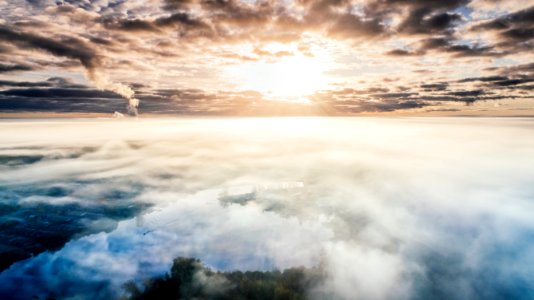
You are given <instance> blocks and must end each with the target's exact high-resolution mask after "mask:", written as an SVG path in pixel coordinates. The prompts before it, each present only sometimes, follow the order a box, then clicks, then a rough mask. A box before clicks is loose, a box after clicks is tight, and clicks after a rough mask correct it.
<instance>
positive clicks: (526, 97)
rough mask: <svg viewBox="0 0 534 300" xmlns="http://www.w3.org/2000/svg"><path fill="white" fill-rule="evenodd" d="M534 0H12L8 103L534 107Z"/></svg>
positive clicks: (169, 107) (4, 60) (59, 108)
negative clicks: (533, 102) (533, 101)
mask: <svg viewBox="0 0 534 300" xmlns="http://www.w3.org/2000/svg"><path fill="white" fill-rule="evenodd" d="M533 45H534V0H507V1H499V0H428V1H423V0H413V1H408V0H283V1H271V0H259V1H253V0H226V1H224V0H180V1H179V0H149V1H112V0H95V1H88V0H85V1H72V0H64V1H60V0H57V1H47V0H27V1H22V0H7V1H6V0H0V113H41V115H44V114H46V113H101V114H108V115H111V114H113V113H114V112H115V111H117V112H118V113H117V114H115V115H116V116H121V115H126V114H130V115H136V114H138V113H139V114H140V115H155V114H159V115H352V114H362V113H363V114H364V113H385V114H388V113H402V112H415V113H422V114H429V115H432V114H436V113H443V114H469V115H477V114H495V115H502V114H504V115H532V114H533V112H534V105H533V104H532V100H534V92H533V91H534V84H533V83H532V82H533V81H534V59H533V58H534V55H533V53H534V51H532V48H533Z"/></svg>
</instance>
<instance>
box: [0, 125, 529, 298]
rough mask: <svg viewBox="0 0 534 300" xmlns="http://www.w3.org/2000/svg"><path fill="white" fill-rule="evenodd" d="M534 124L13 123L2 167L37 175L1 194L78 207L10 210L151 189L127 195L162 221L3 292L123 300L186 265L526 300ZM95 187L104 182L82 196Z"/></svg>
mask: <svg viewBox="0 0 534 300" xmlns="http://www.w3.org/2000/svg"><path fill="white" fill-rule="evenodd" d="M533 125H534V124H533V121H532V120H530V119H482V118H481V119H461V118H459V119H456V118H439V119H424V118H419V119H393V118H392V119H379V118H365V119H350V118H335V119H334V118H283V119H245V118H243V119H204V120H200V119H180V120H152V121H147V120H139V121H138V122H131V121H128V120H110V121H103V120H92V121H68V120H64V121H32V122H23V121H5V122H2V123H0V128H1V132H2V133H1V134H0V135H1V137H2V140H3V144H2V146H1V148H0V156H2V157H3V158H5V157H8V158H9V157H11V158H13V157H17V156H23V155H24V156H28V157H39V159H33V160H31V159H30V160H27V161H26V160H18V161H17V160H15V161H14V162H13V160H11V161H12V163H9V164H7V163H6V164H2V165H1V172H0V183H1V185H2V186H3V187H4V189H7V190H9V189H15V188H16V187H20V186H24V185H32V186H48V185H51V184H55V185H61V186H62V187H64V189H65V191H66V192H65V195H62V197H49V196H46V195H41V196H39V197H36V196H35V195H27V196H20V197H19V198H17V199H14V200H13V199H11V200H12V201H17V202H18V203H36V202H44V203H48V204H50V205H64V204H65V201H68V202H69V203H72V202H74V203H82V204H83V205H88V206H91V205H99V204H98V203H99V202H98V201H107V202H106V203H108V204H113V200H112V199H114V198H112V197H110V198H109V199H107V200H106V199H99V197H98V196H96V195H101V194H100V193H101V192H103V191H109V190H110V189H113V187H115V188H116V186H117V185H119V186H131V187H133V188H134V189H135V190H136V191H138V192H136V193H135V194H133V195H130V196H128V198H129V199H130V200H129V201H132V203H143V204H150V205H152V206H151V208H150V209H148V210H146V211H145V212H144V213H143V214H141V215H139V216H138V217H137V218H135V219H131V220H127V221H122V222H119V224H118V226H117V228H116V229H115V230H114V231H112V232H109V233H105V232H101V233H98V234H93V235H90V236H86V237H82V238H79V239H73V240H71V241H70V242H69V243H68V244H66V245H65V247H63V248H62V249H61V250H59V251H57V252H54V253H51V252H46V253H43V254H41V255H39V256H36V257H34V258H31V259H28V260H25V261H20V262H18V263H15V264H14V265H12V266H11V268H10V269H8V270H6V271H4V272H3V273H1V274H0V283H1V284H0V294H1V295H13V294H16V295H20V297H21V298H24V297H26V298H27V296H32V295H55V296H57V297H74V296H76V295H85V296H88V297H90V298H93V299H98V298H101V299H109V298H118V297H120V296H121V295H124V293H125V290H124V288H123V284H124V283H125V282H126V281H129V280H133V282H134V283H137V284H140V283H141V282H142V281H143V280H144V279H146V278H151V277H154V276H160V275H162V274H165V272H167V271H168V270H169V269H170V268H171V264H172V261H173V259H174V258H175V257H178V256H187V257H197V258H199V259H201V260H202V261H203V262H205V263H206V265H207V266H208V267H210V268H214V269H215V270H223V271H232V270H242V271H245V270H264V271H269V270H272V269H280V270H282V269H287V268H291V267H298V266H305V267H314V266H318V265H321V266H322V268H324V271H325V274H326V277H325V278H324V280H322V281H321V283H320V284H318V285H316V286H315V287H314V288H313V289H310V291H309V292H310V293H309V295H310V296H311V297H313V295H314V293H315V294H316V295H324V294H325V293H326V294H327V295H331V296H332V297H331V298H333V299H353V298H354V297H359V298H362V299H429V298H447V299H466V298H470V299H473V298H483V299H500V298H503V297H505V298H514V299H528V298H530V297H532V295H533V293H534V285H532V283H531V282H530V281H529V280H530V278H532V277H533V276H534V269H533V268H532V267H531V266H532V265H533V263H534V262H533V257H534V252H533V251H534V247H533V245H534V237H533V236H532V234H531V232H532V229H534V221H533V220H532V217H531V212H532V211H534V203H533V202H532V199H533V196H534V188H533V186H532V180H531V178H534V171H533V170H534V139H532V138H531V137H533V136H534V129H533V128H534V126H533ZM80 133H83V134H80ZM81 136H83V139H82V138H80V137H81ZM86 181H91V182H92V184H91V185H90V186H85V187H84V186H83V185H80V184H79V183H80V182H86ZM287 183H298V184H287ZM284 184H285V188H258V187H280V186H282V187H284ZM229 193H230V194H231V196H232V197H228V194H229ZM221 195H223V196H224V195H226V198H224V197H221ZM58 199H60V200H62V201H58ZM221 199H225V201H222V200H221ZM2 221H3V222H4V221H5V220H2ZM15 282H18V284H17V285H14V283H15ZM21 282H22V284H21ZM14 286H16V287H17V290H16V291H15V290H14V289H13V287H14ZM97 287H98V288H97ZM15 292H16V293H15Z"/></svg>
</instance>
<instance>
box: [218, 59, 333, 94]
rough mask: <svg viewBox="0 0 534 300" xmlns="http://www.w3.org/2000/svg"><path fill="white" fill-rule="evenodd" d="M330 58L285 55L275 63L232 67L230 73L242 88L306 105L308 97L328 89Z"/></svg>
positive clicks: (264, 62)
mask: <svg viewBox="0 0 534 300" xmlns="http://www.w3.org/2000/svg"><path fill="white" fill-rule="evenodd" d="M327 63H328V61H327V59H324V58H320V57H316V56H313V57H312V56H305V55H300V54H299V55H295V56H285V57H281V58H278V59H277V60H276V61H274V62H272V61H257V62H250V63H244V64H241V65H238V66H235V67H231V68H230V69H229V70H228V71H229V74H230V75H231V76H232V78H234V79H235V80H236V85H237V87H238V88H240V89H244V90H255V91H258V92H260V93H262V94H263V95H264V96H265V97H266V98H273V99H276V100H286V101H298V102H306V101H307V100H308V96H309V95H311V94H313V93H314V92H315V91H318V90H320V89H324V88H326V87H327V86H328V79H327V78H326V76H325V74H324V73H325V71H326V70H327Z"/></svg>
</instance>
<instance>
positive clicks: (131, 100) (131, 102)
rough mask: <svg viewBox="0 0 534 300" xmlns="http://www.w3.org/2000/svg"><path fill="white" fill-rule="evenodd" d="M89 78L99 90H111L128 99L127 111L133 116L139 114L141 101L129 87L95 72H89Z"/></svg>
mask: <svg viewBox="0 0 534 300" xmlns="http://www.w3.org/2000/svg"><path fill="white" fill-rule="evenodd" d="M87 77H88V78H89V79H90V80H91V81H92V82H93V83H94V84H95V86H96V87H97V88H98V89H101V90H109V91H112V92H114V93H117V94H119V95H121V96H122V97H124V99H126V101H127V103H126V111H127V112H128V114H129V115H131V116H136V117H137V115H138V114H139V112H138V110H137V107H138V106H139V99H137V98H135V97H134V95H135V92H134V91H133V90H132V89H131V88H130V87H129V86H127V85H124V84H122V83H117V82H111V80H109V78H108V77H107V76H105V75H102V74H98V73H97V72H96V71H95V70H88V72H87Z"/></svg>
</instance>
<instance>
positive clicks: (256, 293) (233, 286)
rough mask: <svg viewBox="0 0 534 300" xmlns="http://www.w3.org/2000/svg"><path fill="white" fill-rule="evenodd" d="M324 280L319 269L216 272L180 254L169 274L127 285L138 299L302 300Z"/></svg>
mask: <svg viewBox="0 0 534 300" xmlns="http://www.w3.org/2000/svg"><path fill="white" fill-rule="evenodd" d="M323 279H324V274H323V273H322V271H321V270H320V268H303V267H301V268H291V269H287V270H284V271H283V272H280V271H278V270H275V271H266V272H260V271H249V272H241V271H234V272H214V271H212V270H211V269H209V268H207V267H206V266H204V265H202V263H201V262H200V261H199V260H198V259H193V258H184V257H179V258H176V259H175V260H174V263H173V266H172V268H171V272H170V274H169V275H166V276H164V277H161V278H156V279H154V280H151V281H148V282H145V284H144V288H143V289H142V291H141V290H140V289H139V288H138V287H137V286H136V285H135V284H134V283H133V282H129V283H127V284H126V285H125V288H126V290H127V291H129V293H130V299H135V300H143V299H162V300H163V299H215V300H245V299H254V300H271V299H275V300H301V299H306V298H307V297H306V295H307V291H309V290H310V289H311V288H313V287H315V286H317V285H318V284H320V282H321V281H322V280H323Z"/></svg>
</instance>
